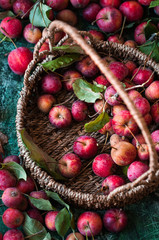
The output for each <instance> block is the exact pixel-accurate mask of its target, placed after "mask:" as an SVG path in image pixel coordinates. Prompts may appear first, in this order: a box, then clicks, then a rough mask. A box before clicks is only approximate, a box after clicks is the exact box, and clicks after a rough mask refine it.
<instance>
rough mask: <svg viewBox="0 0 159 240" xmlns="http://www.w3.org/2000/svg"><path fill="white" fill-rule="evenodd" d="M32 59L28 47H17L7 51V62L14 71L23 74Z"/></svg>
mask: <svg viewBox="0 0 159 240" xmlns="http://www.w3.org/2000/svg"><path fill="white" fill-rule="evenodd" d="M32 59H33V53H32V52H31V51H30V50H29V49H28V48H26V47H19V48H16V49H14V50H13V51H11V52H10V53H9V55H8V64H9V67H10V69H11V70H12V71H13V72H14V73H16V74H18V75H23V74H24V72H25V70H26V69H27V67H28V64H29V63H30V61H31V60H32Z"/></svg>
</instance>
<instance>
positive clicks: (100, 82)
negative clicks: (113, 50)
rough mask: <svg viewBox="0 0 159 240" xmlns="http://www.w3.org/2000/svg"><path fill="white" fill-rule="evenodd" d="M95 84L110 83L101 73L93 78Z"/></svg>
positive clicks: (106, 84) (105, 84)
mask: <svg viewBox="0 0 159 240" xmlns="http://www.w3.org/2000/svg"><path fill="white" fill-rule="evenodd" d="M94 81H95V82H96V83H97V84H100V85H103V86H106V87H108V86H109V85H110V83H109V82H108V80H107V79H106V77H105V76H103V75H99V76H98V77H96V78H95V80H94Z"/></svg>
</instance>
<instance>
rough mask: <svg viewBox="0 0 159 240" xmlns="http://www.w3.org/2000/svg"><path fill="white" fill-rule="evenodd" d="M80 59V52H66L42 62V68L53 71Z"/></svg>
mask: <svg viewBox="0 0 159 240" xmlns="http://www.w3.org/2000/svg"><path fill="white" fill-rule="evenodd" d="M80 59H81V54H77V53H72V54H66V55H64V56H61V57H58V58H56V59H54V60H52V61H48V62H46V63H42V64H41V65H42V66H43V68H44V69H45V70H46V71H48V70H50V71H52V72H54V71H55V70H56V69H59V68H64V67H68V66H70V65H71V64H72V63H74V62H76V61H79V60H80Z"/></svg>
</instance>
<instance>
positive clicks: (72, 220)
mask: <svg viewBox="0 0 159 240" xmlns="http://www.w3.org/2000/svg"><path fill="white" fill-rule="evenodd" d="M45 192H46V194H47V196H48V197H50V198H52V199H53V200H54V201H56V202H58V203H59V204H61V205H63V206H65V207H66V208H67V210H68V212H69V214H70V217H71V228H72V229H73V230H74V229H75V223H74V216H73V213H72V211H71V209H70V206H69V205H68V204H67V203H65V202H64V201H63V200H62V198H60V196H59V195H58V194H57V193H55V192H51V191H45Z"/></svg>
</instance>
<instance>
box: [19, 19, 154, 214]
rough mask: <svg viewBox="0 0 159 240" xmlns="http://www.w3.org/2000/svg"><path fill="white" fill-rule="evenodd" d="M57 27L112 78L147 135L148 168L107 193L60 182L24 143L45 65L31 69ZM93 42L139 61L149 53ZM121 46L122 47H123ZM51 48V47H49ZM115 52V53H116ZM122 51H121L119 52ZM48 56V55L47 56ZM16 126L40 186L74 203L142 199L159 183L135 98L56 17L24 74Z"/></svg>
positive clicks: (98, 204) (103, 203)
mask: <svg viewBox="0 0 159 240" xmlns="http://www.w3.org/2000/svg"><path fill="white" fill-rule="evenodd" d="M56 28H58V29H60V30H63V31H65V32H66V33H67V34H68V35H69V36H70V37H71V38H72V39H73V41H74V42H76V43H77V44H78V45H79V46H80V47H81V48H82V49H83V50H84V51H85V53H86V54H87V55H89V56H90V57H91V59H92V60H93V61H94V62H95V64H96V65H97V66H98V68H99V69H100V71H101V72H102V73H103V74H104V75H105V76H106V78H107V79H108V80H109V82H110V83H111V84H112V85H113V86H114V88H115V89H116V91H117V92H118V93H119V95H120V97H121V98H122V99H123V101H124V102H125V104H126V106H127V108H128V109H129V110H130V112H131V114H132V115H133V118H134V119H135V121H136V123H137V124H138V126H139V128H140V129H141V132H142V134H143V136H144V138H145V141H146V143H147V144H148V147H149V154H150V165H149V170H148V171H147V172H146V173H145V174H143V175H142V176H141V177H139V178H138V179H137V180H135V181H134V182H132V183H127V184H125V185H124V186H121V187H119V188H117V189H115V190H114V191H112V192H111V193H110V194H109V195H108V196H104V195H100V194H99V195H98V194H96V193H95V194H92V193H89V192H88V193H82V192H80V191H79V190H78V191H75V190H72V189H71V188H70V187H67V186H66V185H64V184H61V183H57V182H56V181H54V179H53V178H52V177H51V176H49V175H48V174H47V173H46V172H45V171H42V170H41V169H40V168H39V167H38V166H36V164H35V163H34V162H33V161H32V160H31V159H30V157H29V154H28V152H27V150H26V148H25V147H24V145H23V143H22V141H21V139H20V136H19V132H18V130H20V129H22V128H24V126H25V123H24V115H25V111H26V108H27V104H26V101H28V98H29V97H30V95H31V91H32V88H33V87H34V85H35V82H36V81H35V79H36V78H38V76H39V74H40V73H42V71H43V70H42V68H41V67H40V66H38V67H36V69H35V71H34V72H33V73H32V75H31V76H30V73H31V71H32V70H33V68H34V67H35V65H36V63H37V62H38V61H39V49H40V47H41V45H42V44H43V42H44V41H45V40H46V38H49V37H50V36H52V35H54V31H55V29H56ZM92 45H93V46H94V47H95V48H96V49H97V50H99V49H102V50H103V51H105V50H106V51H108V50H109V51H111V52H115V51H116V52H117V51H120V55H122V57H126V56H127V57H129V56H131V55H132V56H133V57H134V58H135V59H137V60H138V61H143V60H146V59H147V56H146V55H144V54H142V53H140V52H138V51H137V50H134V49H131V48H129V47H124V46H122V45H118V44H109V43H108V42H97V41H93V42H92ZM120 48H121V49H120ZM50 52H51V49H50ZM114 55H115V54H114ZM118 55H119V53H118ZM47 60H48V59H47ZM146 64H147V65H148V66H151V67H152V68H153V69H154V70H155V71H156V72H157V73H158V71H159V70H158V69H159V68H158V64H156V63H155V62H153V61H152V60H149V61H147V63H146ZM16 126H17V136H18V143H19V147H20V151H21V154H22V155H23V156H24V159H25V165H26V167H28V168H30V170H31V173H32V174H33V176H34V177H35V178H36V179H37V180H38V181H39V183H40V184H41V186H43V187H46V188H47V189H52V190H54V191H57V192H58V193H59V194H60V195H61V196H63V197H64V198H66V199H68V200H69V201H71V202H74V203H75V204H78V205H81V206H83V207H87V208H88V207H91V208H101V209H102V208H105V207H110V206H122V205H125V204H127V203H131V202H134V201H137V200H139V199H141V198H142V197H143V196H145V195H147V194H148V192H152V191H154V190H155V189H156V187H157V186H158V175H159V172H158V156H157V153H156V151H155V147H154V145H153V143H152V139H151V136H150V133H149V130H148V128H147V125H146V123H145V121H144V119H143V117H142V116H141V114H140V113H139V111H138V110H137V109H136V108H135V106H134V104H133V102H132V101H131V100H130V99H129V98H128V95H127V93H126V92H125V91H124V88H123V86H122V84H121V83H120V82H119V81H118V80H117V79H116V78H115V77H114V75H113V74H112V73H111V72H110V70H109V68H108V67H107V66H106V64H105V62H104V61H103V60H102V59H101V58H100V57H99V55H98V54H97V53H96V51H95V50H94V49H93V48H92V47H91V46H90V45H88V44H86V42H85V41H84V39H83V38H82V37H81V35H80V34H79V33H78V32H77V30H76V29H75V28H72V27H71V26H69V25H67V24H65V23H63V22H60V21H53V22H52V23H51V24H50V26H49V28H48V31H47V34H46V36H45V37H44V38H42V39H41V40H40V41H39V43H38V44H37V45H36V47H35V50H34V59H33V61H32V62H31V63H30V64H29V67H28V69H27V70H26V73H25V76H24V88H23V90H22V93H21V98H20V99H19V101H18V105H17V118H16Z"/></svg>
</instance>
